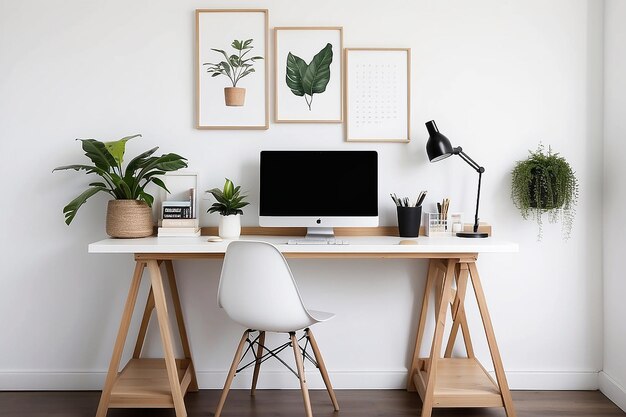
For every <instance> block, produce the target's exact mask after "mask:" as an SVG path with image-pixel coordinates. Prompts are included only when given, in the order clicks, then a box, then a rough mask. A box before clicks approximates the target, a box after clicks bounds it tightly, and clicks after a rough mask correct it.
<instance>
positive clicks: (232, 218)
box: [207, 178, 249, 239]
mask: <svg viewBox="0 0 626 417" xmlns="http://www.w3.org/2000/svg"><path fill="white" fill-rule="evenodd" d="M207 192H209V193H211V194H212V195H213V197H215V199H216V200H217V202H215V203H213V205H212V206H211V207H209V209H208V210H207V213H216V212H217V213H219V214H221V217H220V224H219V235H220V237H222V238H225V239H232V238H236V237H239V235H241V215H242V214H243V210H242V208H244V207H245V206H247V205H248V204H249V203H248V202H246V201H245V199H246V197H247V196H246V195H241V186H236V187H235V185H234V184H233V182H232V181H231V180H229V179H228V178H226V182H224V189H223V190H220V189H219V188H213V189H211V190H208V191H207Z"/></svg>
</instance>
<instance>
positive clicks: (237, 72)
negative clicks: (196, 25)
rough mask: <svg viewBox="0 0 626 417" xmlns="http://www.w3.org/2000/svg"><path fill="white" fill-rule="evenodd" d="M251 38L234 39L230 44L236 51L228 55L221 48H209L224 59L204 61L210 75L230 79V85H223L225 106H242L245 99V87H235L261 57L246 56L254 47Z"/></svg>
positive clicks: (252, 69)
mask: <svg viewBox="0 0 626 417" xmlns="http://www.w3.org/2000/svg"><path fill="white" fill-rule="evenodd" d="M252 41H253V39H248V40H246V41H243V40H241V41H239V40H237V39H235V40H234V41H233V43H232V44H231V46H232V47H233V49H235V51H236V53H235V54H232V55H230V56H229V55H228V54H227V53H226V52H225V51H223V50H222V49H215V48H211V50H212V51H215V52H219V53H221V54H222V55H223V56H224V61H220V62H217V63H210V62H207V63H204V64H202V65H206V66H207V72H208V73H209V74H211V77H217V76H220V75H225V76H226V77H228V79H229V80H230V82H231V84H232V87H224V101H225V104H226V105H227V106H243V105H244V103H245V99H246V89H245V88H241V87H237V83H239V81H240V80H241V79H242V78H244V77H246V76H248V75H250V74H252V73H253V72H254V68H253V66H254V62H255V61H257V60H259V59H263V57H261V56H253V57H247V55H248V54H249V53H250V52H251V51H252V49H253V48H254V47H253V46H252Z"/></svg>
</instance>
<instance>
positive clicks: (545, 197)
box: [511, 144, 578, 240]
mask: <svg viewBox="0 0 626 417" xmlns="http://www.w3.org/2000/svg"><path fill="white" fill-rule="evenodd" d="M529 153H530V156H529V157H528V158H527V159H525V160H524V161H518V162H517V164H516V165H515V168H514V169H513V173H512V182H511V198H512V199H513V203H514V204H515V206H516V207H517V208H518V209H519V210H520V212H521V214H522V217H523V218H524V219H527V218H528V217H534V218H535V220H536V221H537V225H538V226H539V234H538V239H539V240H541V238H542V236H543V233H542V232H543V231H542V225H543V223H542V215H543V214H544V213H547V214H548V220H549V221H550V223H555V222H556V221H557V220H559V219H561V231H562V234H563V238H564V239H565V240H567V239H568V238H569V237H570V234H571V231H572V225H573V222H574V215H575V214H576V211H575V206H576V204H577V202H578V179H577V178H576V175H575V172H574V170H573V169H572V167H571V166H570V164H569V163H568V162H567V161H566V160H565V158H563V157H562V156H560V155H559V154H558V153H553V152H552V148H550V147H548V152H547V153H545V151H544V147H543V145H542V144H539V146H538V147H537V151H535V152H532V151H529Z"/></svg>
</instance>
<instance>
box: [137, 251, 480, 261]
mask: <svg viewBox="0 0 626 417" xmlns="http://www.w3.org/2000/svg"><path fill="white" fill-rule="evenodd" d="M283 256H284V257H285V258H290V259H458V260H463V261H464V262H475V261H476V260H477V259H478V253H474V252H471V253H463V252H460V253H407V252H392V253H387V252H371V253H364V252H348V253H337V252H287V253H283ZM223 258H224V254H223V253H203V252H198V253H188V252H187V253H135V260H136V261H149V260H159V261H161V260H177V259H223Z"/></svg>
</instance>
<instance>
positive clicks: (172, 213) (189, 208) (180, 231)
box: [158, 189, 200, 237]
mask: <svg viewBox="0 0 626 417" xmlns="http://www.w3.org/2000/svg"><path fill="white" fill-rule="evenodd" d="M195 200H196V199H195V189H191V190H189V200H166V201H164V202H163V203H161V207H162V210H163V212H162V218H161V220H159V231H158V236H159V237H187V236H200V224H199V221H198V219H197V218H196V207H195Z"/></svg>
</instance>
